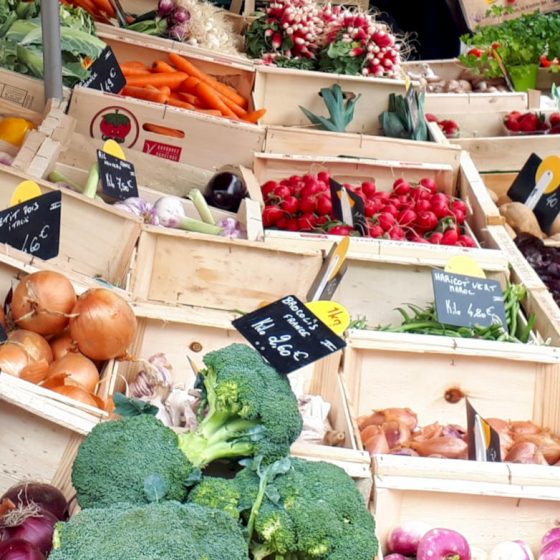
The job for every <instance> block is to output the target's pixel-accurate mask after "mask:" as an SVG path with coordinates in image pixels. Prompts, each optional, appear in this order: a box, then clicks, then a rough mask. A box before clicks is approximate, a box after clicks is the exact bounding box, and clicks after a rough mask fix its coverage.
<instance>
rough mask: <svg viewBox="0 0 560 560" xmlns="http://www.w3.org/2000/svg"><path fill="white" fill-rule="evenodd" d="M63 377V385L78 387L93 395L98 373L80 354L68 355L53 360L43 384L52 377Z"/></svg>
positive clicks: (89, 361)
mask: <svg viewBox="0 0 560 560" xmlns="http://www.w3.org/2000/svg"><path fill="white" fill-rule="evenodd" d="M55 376H56V377H57V378H58V376H64V385H78V386H80V387H81V388H82V389H85V390H86V391H87V392H88V393H93V392H94V391H95V388H96V387H97V384H98V383H99V372H98V371H97V368H96V367H95V364H94V363H93V362H92V361H91V360H90V359H89V358H86V357H85V356H84V355H83V354H80V353H69V354H66V356H63V357H62V358H59V359H58V360H55V361H54V362H53V363H52V364H51V366H50V368H49V373H48V375H47V379H46V381H45V383H47V384H49V380H50V379H51V378H52V377H55Z"/></svg>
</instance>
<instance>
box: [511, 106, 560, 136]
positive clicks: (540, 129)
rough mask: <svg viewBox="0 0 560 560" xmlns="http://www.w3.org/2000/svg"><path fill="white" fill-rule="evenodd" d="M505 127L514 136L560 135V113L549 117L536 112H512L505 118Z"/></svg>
mask: <svg viewBox="0 0 560 560" xmlns="http://www.w3.org/2000/svg"><path fill="white" fill-rule="evenodd" d="M504 126H505V127H506V129H507V130H508V132H509V133H514V134H560V113H558V112H555V113H551V114H550V115H548V117H547V116H546V115H545V114H544V113H536V112H534V111H527V112H525V113H521V112H520V111H511V112H509V113H508V114H507V115H506V116H505V117H504Z"/></svg>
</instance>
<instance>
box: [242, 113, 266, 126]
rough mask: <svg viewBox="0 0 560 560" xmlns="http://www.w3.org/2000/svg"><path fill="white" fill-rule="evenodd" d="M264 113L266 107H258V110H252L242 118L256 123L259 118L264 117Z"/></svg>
mask: <svg viewBox="0 0 560 560" xmlns="http://www.w3.org/2000/svg"><path fill="white" fill-rule="evenodd" d="M265 114H266V109H259V110H258V111H253V112H252V113H247V114H246V115H245V116H244V117H242V119H243V120H244V121H246V122H250V123H253V124H257V122H258V121H259V119H261V118H262V117H264V115H265Z"/></svg>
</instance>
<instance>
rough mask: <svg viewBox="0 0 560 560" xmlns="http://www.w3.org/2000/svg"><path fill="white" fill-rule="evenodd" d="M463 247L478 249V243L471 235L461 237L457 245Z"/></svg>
mask: <svg viewBox="0 0 560 560" xmlns="http://www.w3.org/2000/svg"><path fill="white" fill-rule="evenodd" d="M459 243H460V244H461V245H463V247H476V241H475V240H474V239H473V238H472V237H471V236H470V235H466V234H463V235H459V238H458V239H457V244H459Z"/></svg>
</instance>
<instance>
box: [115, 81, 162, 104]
mask: <svg viewBox="0 0 560 560" xmlns="http://www.w3.org/2000/svg"><path fill="white" fill-rule="evenodd" d="M121 95H127V96H129V97H134V98H136V99H144V100H145V101H153V102H154V103H165V102H166V101H167V99H168V96H166V95H165V93H163V92H161V91H159V90H157V91H154V90H153V89H150V88H143V87H137V86H130V85H126V86H125V87H124V88H123V89H122V91H121Z"/></svg>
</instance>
